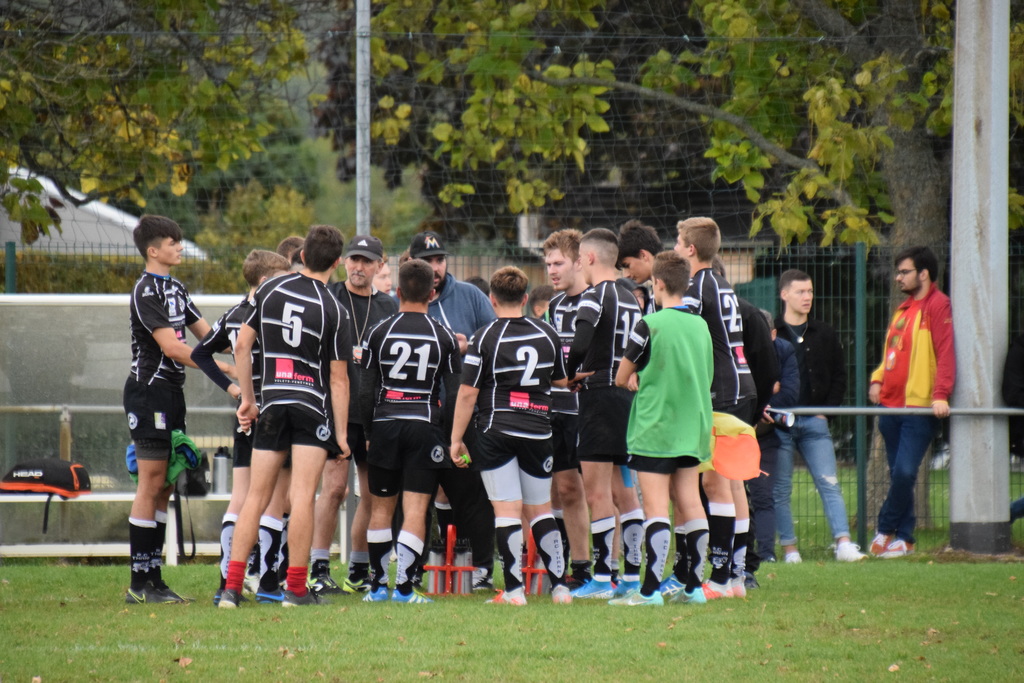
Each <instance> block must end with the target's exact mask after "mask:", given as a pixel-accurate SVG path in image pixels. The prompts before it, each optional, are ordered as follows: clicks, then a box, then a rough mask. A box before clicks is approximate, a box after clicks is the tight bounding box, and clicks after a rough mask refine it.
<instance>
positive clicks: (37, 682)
mask: <svg viewBox="0 0 1024 683" xmlns="http://www.w3.org/2000/svg"><path fill="white" fill-rule="evenodd" d="M4 583H7V579H4ZM32 683H43V677H42V676H33V677H32Z"/></svg>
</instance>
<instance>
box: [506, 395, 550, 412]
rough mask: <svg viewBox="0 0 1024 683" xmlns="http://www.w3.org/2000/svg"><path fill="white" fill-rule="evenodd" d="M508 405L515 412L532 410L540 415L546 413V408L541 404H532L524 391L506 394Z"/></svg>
mask: <svg viewBox="0 0 1024 683" xmlns="http://www.w3.org/2000/svg"><path fill="white" fill-rule="evenodd" d="M508 405H509V407H510V408H515V409H517V410H533V411H538V412H542V413H546V412H548V407H547V406H546V405H543V404H541V403H532V402H531V401H530V395H529V394H528V393H526V392H525V391H510V392H508Z"/></svg>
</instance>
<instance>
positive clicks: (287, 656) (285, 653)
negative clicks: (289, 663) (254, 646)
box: [277, 647, 295, 659]
mask: <svg viewBox="0 0 1024 683" xmlns="http://www.w3.org/2000/svg"><path fill="white" fill-rule="evenodd" d="M277 651H278V652H280V653H281V656H282V657H284V658H285V659H295V653H294V652H292V651H290V650H289V649H288V648H286V647H279V648H277Z"/></svg>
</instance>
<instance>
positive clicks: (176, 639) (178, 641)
mask: <svg viewBox="0 0 1024 683" xmlns="http://www.w3.org/2000/svg"><path fill="white" fill-rule="evenodd" d="M174 644H175V645H184V644H185V640H184V639H183V638H182V637H181V636H174Z"/></svg>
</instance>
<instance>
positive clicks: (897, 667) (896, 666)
mask: <svg viewBox="0 0 1024 683" xmlns="http://www.w3.org/2000/svg"><path fill="white" fill-rule="evenodd" d="M899 670H900V665H899V664H890V665H889V673H891V674H894V673H896V672H897V671H899Z"/></svg>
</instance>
